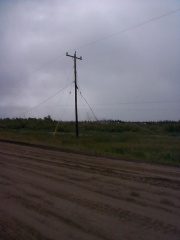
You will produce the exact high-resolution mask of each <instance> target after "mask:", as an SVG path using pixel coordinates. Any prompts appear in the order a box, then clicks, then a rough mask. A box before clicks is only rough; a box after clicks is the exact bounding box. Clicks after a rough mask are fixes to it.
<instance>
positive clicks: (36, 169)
mask: <svg viewBox="0 0 180 240" xmlns="http://www.w3.org/2000/svg"><path fill="white" fill-rule="evenodd" d="M0 239H2V240H15V239H16V240H31V239H35V240H39V239H44V240H50V239H51V240H61V239H62V240H70V239H74V240H80V239H83V240H84V239H85V240H88V239H89V240H92V239H93V240H100V239H106V240H115V239H117V240H121V239H122V240H131V239H132V240H136V239H138V240H141V239H143V240H156V239H158V240H167V239H169V240H179V239H180V168H178V167H175V166H174V167H172V166H165V165H158V164H152V163H143V162H137V161H122V160H112V159H108V158H103V157H95V156H87V155H85V154H84V155H83V154H77V153H72V152H69V153H68V152H63V151H58V150H55V149H54V150H52V149H51V150H50V149H47V148H41V147H34V146H28V145H20V144H15V143H7V142H3V141H1V142H0Z"/></svg>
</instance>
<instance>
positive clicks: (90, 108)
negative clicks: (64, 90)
mask: <svg viewBox="0 0 180 240" xmlns="http://www.w3.org/2000/svg"><path fill="white" fill-rule="evenodd" d="M78 91H79V89H78ZM79 93H80V95H81V96H82V98H83V99H84V101H85V102H86V103H87V105H88V107H89V108H90V110H91V112H92V114H93V116H94V117H95V119H96V121H98V119H97V117H96V115H95V113H94V111H93V110H92V108H91V106H90V105H89V103H88V102H87V100H86V99H85V97H84V96H83V95H82V93H81V92H80V91H79Z"/></svg>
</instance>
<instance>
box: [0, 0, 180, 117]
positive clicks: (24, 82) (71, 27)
mask: <svg viewBox="0 0 180 240" xmlns="http://www.w3.org/2000/svg"><path fill="white" fill-rule="evenodd" d="M75 51H76V52H77V56H78V57H80V56H82V61H80V60H77V79H78V112H79V119H80V120H94V117H93V114H92V112H91V110H90V108H89V106H90V107H91V109H92V110H93V112H94V114H95V116H96V117H97V119H120V120H123V121H158V120H180V1H179V0H151V1H146V0H111V1H110V0H0V96H1V101H0V118H4V117H14V118H15V117H37V118H39V117H44V116H47V115H51V117H52V118H53V119H58V120H74V82H73V81H74V69H73V59H72V58H70V57H67V56H66V52H68V53H69V54H70V55H73V54H74V52H75ZM85 100H86V101H85ZM87 103H88V104H89V106H88V104H87Z"/></svg>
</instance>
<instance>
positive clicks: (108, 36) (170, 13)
mask: <svg viewBox="0 0 180 240" xmlns="http://www.w3.org/2000/svg"><path fill="white" fill-rule="evenodd" d="M179 11H180V8H179V9H176V10H173V11H170V12H168V13H165V14H163V15H160V16H158V17H155V18H151V19H149V20H146V21H144V22H142V23H139V24H137V25H134V26H132V27H129V28H126V29H124V30H121V31H119V32H116V33H112V34H110V35H107V36H105V37H103V38H100V39H97V40H95V41H92V42H89V43H87V44H85V45H82V46H79V47H77V48H76V50H79V49H82V48H86V47H89V46H91V45H93V44H96V43H99V42H101V41H104V40H107V39H109V38H112V37H115V36H117V35H119V34H123V33H126V32H129V31H131V30H134V29H136V28H138V27H141V26H144V25H146V24H149V23H151V22H154V21H156V20H159V19H161V18H164V17H166V16H169V15H172V14H174V13H177V12H179ZM71 51H74V49H71V50H69V51H68V52H71ZM64 56H65V55H64V54H60V55H59V56H57V57H56V58H54V59H52V60H50V61H49V62H47V63H45V64H44V65H42V66H41V67H39V68H37V69H35V70H34V71H33V72H31V73H30V74H28V75H27V76H26V77H24V78H22V79H19V80H17V81H16V82H14V83H12V84H11V85H15V84H16V83H18V82H20V81H22V80H24V79H26V78H28V77H30V76H32V75H33V74H35V73H37V72H39V71H40V70H41V69H43V68H45V67H47V66H48V65H50V64H52V63H54V62H56V61H57V60H58V59H59V58H61V57H64Z"/></svg>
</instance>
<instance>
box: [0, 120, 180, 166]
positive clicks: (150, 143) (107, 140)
mask: <svg viewBox="0 0 180 240" xmlns="http://www.w3.org/2000/svg"><path fill="white" fill-rule="evenodd" d="M23 121H24V120H19V121H17V119H14V120H9V122H8V121H7V120H6V124H5V120H0V138H3V139H11V140H17V141H23V142H30V143H38V144H43V145H49V146H56V147H64V148H68V149H74V150H82V151H88V152H91V153H96V154H103V155H106V156H116V157H118V158H120V159H137V160H138V159H139V160H144V161H152V162H161V163H172V164H180V123H179V122H158V123H155V122H150V123H126V122H119V121H106V122H100V123H97V122H82V123H80V124H79V129H80V136H79V138H76V136H75V134H74V130H75V124H74V123H73V122H61V123H60V124H59V127H58V129H57V132H56V134H54V130H55V128H56V126H57V122H56V121H53V120H51V119H48V118H46V119H44V120H41V121H40V120H38V119H36V120H35V119H29V120H27V121H24V122H23ZM38 121H40V122H38ZM18 124H19V125H18ZM38 124H39V127H38Z"/></svg>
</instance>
